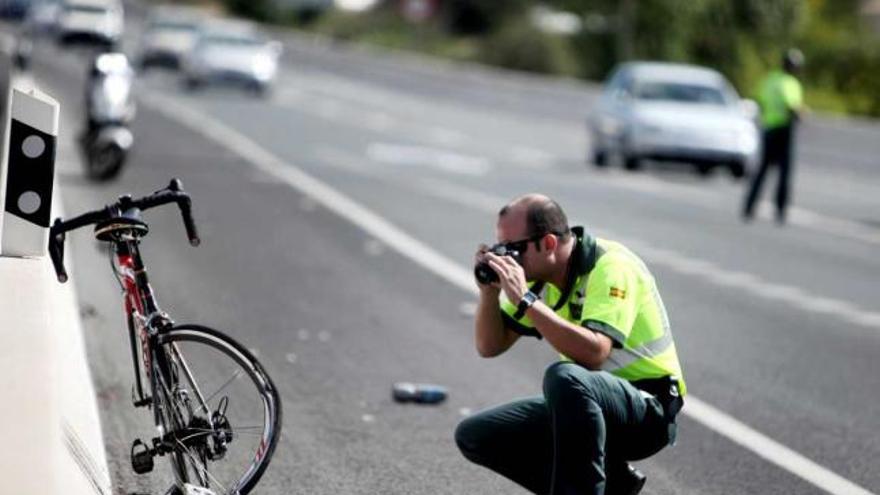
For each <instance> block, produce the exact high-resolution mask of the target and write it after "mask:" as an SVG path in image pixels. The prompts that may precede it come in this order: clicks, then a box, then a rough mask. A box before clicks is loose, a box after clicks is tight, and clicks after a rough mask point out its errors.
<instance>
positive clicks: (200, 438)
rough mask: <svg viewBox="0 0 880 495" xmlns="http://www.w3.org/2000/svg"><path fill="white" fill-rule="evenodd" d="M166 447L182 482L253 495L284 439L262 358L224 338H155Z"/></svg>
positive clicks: (195, 332) (207, 332)
mask: <svg viewBox="0 0 880 495" xmlns="http://www.w3.org/2000/svg"><path fill="white" fill-rule="evenodd" d="M157 344H158V346H159V347H160V349H156V353H157V355H159V356H161V358H160V360H161V361H164V362H165V363H164V364H165V367H167V370H168V371H167V373H164V375H165V377H164V378H162V379H161V380H160V382H161V383H160V386H159V388H160V389H161V391H160V393H161V396H163V400H160V401H158V404H157V405H158V407H160V408H162V409H163V410H164V411H161V414H162V416H163V418H165V421H163V423H164V424H165V427H166V428H167V429H168V431H166V432H165V435H164V439H165V444H166V445H167V446H168V447H169V448H171V449H173V452H171V453H170V457H171V464H172V470H173V471H174V475H175V478H176V480H177V483H178V484H179V485H181V488H182V484H183V483H190V484H197V485H200V486H203V487H205V488H209V489H211V490H212V491H213V492H214V493H217V494H242V495H244V494H247V493H249V492H250V491H251V490H252V489H253V488H254V486H255V485H256V484H257V482H258V481H259V480H260V477H261V476H262V475H263V473H264V472H265V470H266V468H267V467H268V465H269V462H270V460H271V458H272V455H273V453H274V451H275V446H276V445H277V443H278V439H279V437H280V434H281V400H280V397H279V396H278V391H277V389H276V388H275V385H274V384H273V383H272V380H271V378H269V375H268V374H267V373H266V372H265V370H264V369H263V367H262V365H261V364H260V363H259V361H257V359H256V358H255V357H254V356H253V355H252V354H251V353H250V352H249V351H248V350H247V349H245V348H244V347H243V346H242V345H241V344H239V343H238V342H236V341H235V340H233V339H232V338H230V337H228V336H226V335H225V334H223V333H221V332H219V331H217V330H214V329H211V328H208V327H203V326H199V325H180V326H175V327H173V328H171V329H170V330H168V331H165V332H163V333H161V334H160V335H158V336H157Z"/></svg>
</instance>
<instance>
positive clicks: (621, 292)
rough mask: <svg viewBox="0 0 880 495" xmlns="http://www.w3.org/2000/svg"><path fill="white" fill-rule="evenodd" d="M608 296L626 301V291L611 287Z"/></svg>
mask: <svg viewBox="0 0 880 495" xmlns="http://www.w3.org/2000/svg"><path fill="white" fill-rule="evenodd" d="M608 295H609V296H611V297H616V298H619V299H626V290H624V289H618V288H617V287H612V288H611V290H610V291H609V292H608Z"/></svg>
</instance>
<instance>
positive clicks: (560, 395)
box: [455, 362, 675, 495]
mask: <svg viewBox="0 0 880 495" xmlns="http://www.w3.org/2000/svg"><path fill="white" fill-rule="evenodd" d="M674 437H675V423H674V416H672V417H670V415H668V414H666V412H665V410H664V406H663V405H662V404H661V403H660V401H659V400H658V399H657V398H655V397H653V396H649V395H645V394H642V393H641V391H640V390H638V389H637V388H635V387H634V386H633V385H632V384H630V383H629V382H627V381H626V380H623V379H620V378H617V377H615V376H613V375H611V374H609V373H606V372H604V371H590V370H588V369H586V368H584V367H582V366H580V365H578V364H575V363H570V362H559V363H556V364H553V365H551V366H550V367H549V368H548V369H547V371H546V373H545V374H544V395H543V397H534V398H529V399H521V400H517V401H514V402H511V403H509V404H504V405H501V406H498V407H495V408H492V409H488V410H486V411H482V412H479V413H476V414H474V415H473V416H471V417H469V418H467V419H465V420H464V421H462V422H461V423H460V424H459V425H458V428H457V429H456V432H455V440H456V442H457V443H458V447H459V449H461V452H462V453H463V454H464V456H465V457H467V458H468V459H469V460H471V461H472V462H475V463H477V464H480V465H482V466H485V467H487V468H489V469H491V470H493V471H495V472H497V473H499V474H501V475H503V476H505V477H507V478H509V479H511V480H513V481H515V482H516V483H519V484H520V485H522V486H523V487H525V488H526V489H528V490H529V491H531V492H532V493H537V494H552V495H575V494H577V495H587V494H589V495H603V494H607V495H614V494H615V488H614V486H615V479H623V476H622V475H623V474H624V472H623V471H622V470H625V469H627V468H628V465H627V463H626V461H631V460H632V461H634V460H639V459H644V458H646V457H648V456H651V455H653V454H655V453H657V452H659V451H660V449H662V448H663V447H665V446H666V445H668V444H669V443H670V442H671V441H673V440H674ZM615 473H620V474H621V476H620V477H617V476H616V474H615ZM606 482H607V486H606Z"/></svg>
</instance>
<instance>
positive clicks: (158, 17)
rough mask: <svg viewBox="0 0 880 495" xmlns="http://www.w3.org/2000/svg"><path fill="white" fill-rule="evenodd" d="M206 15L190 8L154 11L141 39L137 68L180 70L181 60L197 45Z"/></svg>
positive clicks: (174, 7)
mask: <svg viewBox="0 0 880 495" xmlns="http://www.w3.org/2000/svg"><path fill="white" fill-rule="evenodd" d="M205 17H206V14H205V13H204V12H202V11H201V10H198V9H194V8H191V7H179V6H167V5H163V6H160V7H157V8H156V9H155V10H154V11H153V13H152V15H151V16H150V20H149V22H148V23H147V29H146V30H145V31H144V34H143V37H142V38H141V48H140V65H141V68H142V69H146V68H148V67H151V66H155V65H158V66H162V67H169V68H174V69H176V68H179V67H180V65H181V62H182V59H183V57H184V56H186V54H187V53H189V52H190V51H191V50H192V49H193V46H195V44H196V40H197V39H198V34H199V26H200V25H201V22H202V20H203V19H204V18H205Z"/></svg>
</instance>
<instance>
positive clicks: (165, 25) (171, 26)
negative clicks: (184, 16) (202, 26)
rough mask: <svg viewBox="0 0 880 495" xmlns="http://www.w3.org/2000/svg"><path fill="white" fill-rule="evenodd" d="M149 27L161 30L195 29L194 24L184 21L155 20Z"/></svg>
mask: <svg viewBox="0 0 880 495" xmlns="http://www.w3.org/2000/svg"><path fill="white" fill-rule="evenodd" d="M150 29H153V30H162V31H195V30H196V25H195V24H193V23H192V22H184V21H156V22H154V23H153V24H151V25H150Z"/></svg>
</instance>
